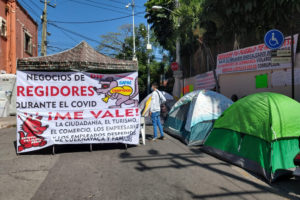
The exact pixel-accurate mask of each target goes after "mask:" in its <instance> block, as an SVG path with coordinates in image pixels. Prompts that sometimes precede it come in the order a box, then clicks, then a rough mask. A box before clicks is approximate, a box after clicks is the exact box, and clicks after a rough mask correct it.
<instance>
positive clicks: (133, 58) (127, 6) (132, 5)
mask: <svg viewBox="0 0 300 200" xmlns="http://www.w3.org/2000/svg"><path fill="white" fill-rule="evenodd" d="M129 6H131V8H132V40H133V56H132V60H133V61H137V57H136V51H135V27H134V7H135V3H134V0H131V3H129V4H127V5H126V8H129Z"/></svg>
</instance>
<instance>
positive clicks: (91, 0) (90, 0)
mask: <svg viewBox="0 0 300 200" xmlns="http://www.w3.org/2000/svg"><path fill="white" fill-rule="evenodd" d="M86 1H89V2H92V3H95V4H100V5H104V6H108V7H112V8H116V9H122V8H120V7H117V6H113V5H109V4H105V3H102V2H97V1H93V0H86ZM122 10H124V9H122Z"/></svg>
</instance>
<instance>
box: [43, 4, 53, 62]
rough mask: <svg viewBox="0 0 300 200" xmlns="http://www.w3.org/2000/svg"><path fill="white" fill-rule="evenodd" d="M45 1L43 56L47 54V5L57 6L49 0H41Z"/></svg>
mask: <svg viewBox="0 0 300 200" xmlns="http://www.w3.org/2000/svg"><path fill="white" fill-rule="evenodd" d="M40 1H41V2H42V3H44V10H43V15H42V23H43V30H42V41H41V56H46V55H47V6H51V7H53V8H55V5H51V4H50V2H48V0H44V2H43V1H42V0H40Z"/></svg>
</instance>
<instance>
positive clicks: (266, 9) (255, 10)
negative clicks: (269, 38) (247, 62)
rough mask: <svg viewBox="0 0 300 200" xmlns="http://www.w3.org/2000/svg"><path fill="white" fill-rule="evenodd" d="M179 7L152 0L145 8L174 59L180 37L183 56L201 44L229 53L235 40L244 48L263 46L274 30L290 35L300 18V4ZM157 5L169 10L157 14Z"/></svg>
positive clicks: (236, 0)
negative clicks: (178, 37)
mask: <svg viewBox="0 0 300 200" xmlns="http://www.w3.org/2000/svg"><path fill="white" fill-rule="evenodd" d="M179 3H180V6H179V8H176V6H175V0H148V1H147V3H146V4H145V6H146V11H147V13H148V14H147V15H146V17H148V22H149V23H151V24H152V29H153V30H154V33H155V34H156V37H157V39H158V42H159V43H160V44H161V45H162V46H163V47H164V48H165V49H167V50H169V51H170V52H171V55H174V54H175V40H176V37H177V36H180V40H181V45H182V47H181V56H188V55H191V54H192V53H193V52H194V51H195V50H196V49H197V44H199V43H198V42H197V41H200V44H201V43H202V42H205V44H206V46H208V47H210V48H215V49H217V47H220V46H223V47H224V46H227V47H230V48H231V49H228V48H227V49H226V48H221V49H223V50H224V49H226V50H227V51H228V50H232V48H233V43H234V41H235V40H236V42H238V44H240V45H239V46H240V47H245V46H249V45H253V44H257V43H261V42H263V36H264V34H265V33H266V31H267V30H269V29H272V28H277V29H279V30H281V31H282V32H283V33H284V34H285V35H290V34H291V28H292V27H291V25H292V24H293V22H294V21H295V18H297V17H298V19H299V18H300V17H299V12H300V1H299V0H263V1H262V0H243V1H241V0H180V1H179ZM154 5H159V6H162V7H164V8H166V9H160V10H153V9H152V6H154ZM167 9H170V10H171V11H172V12H170V11H168V10H167ZM178 19H180V20H179V22H178ZM298 21H299V20H298ZM294 28H296V26H295V27H294ZM216 51H217V50H215V52H216ZM219 53H220V52H219Z"/></svg>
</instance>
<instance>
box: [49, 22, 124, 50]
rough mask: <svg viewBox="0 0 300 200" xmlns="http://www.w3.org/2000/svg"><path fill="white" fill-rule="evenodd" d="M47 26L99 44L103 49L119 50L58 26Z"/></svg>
mask: <svg viewBox="0 0 300 200" xmlns="http://www.w3.org/2000/svg"><path fill="white" fill-rule="evenodd" d="M49 24H51V25H52V26H54V27H56V28H58V29H61V30H64V31H66V32H69V33H71V34H73V35H76V36H77V37H81V38H83V39H86V40H89V41H91V42H95V43H97V44H99V45H102V46H104V47H108V48H111V49H115V50H119V49H117V48H116V47H113V46H110V45H108V44H104V43H102V42H100V41H97V40H95V39H93V38H90V37H87V36H85V35H82V34H80V33H77V32H75V31H72V30H69V29H66V28H63V27H61V26H58V25H56V24H53V23H49Z"/></svg>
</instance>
